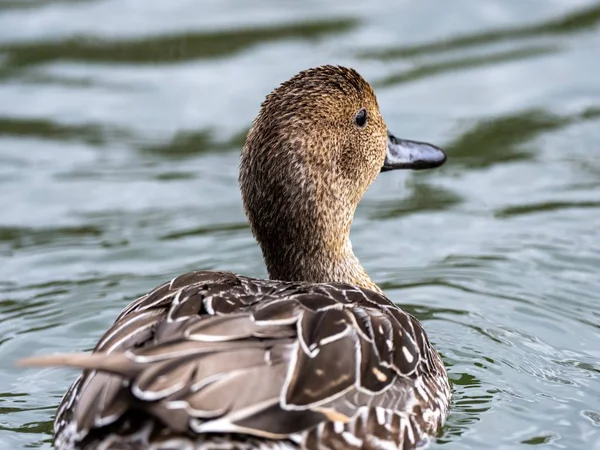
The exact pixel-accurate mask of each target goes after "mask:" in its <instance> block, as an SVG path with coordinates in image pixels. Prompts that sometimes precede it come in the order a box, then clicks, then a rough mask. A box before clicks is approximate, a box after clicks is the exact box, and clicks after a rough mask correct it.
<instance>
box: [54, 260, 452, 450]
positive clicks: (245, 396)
mask: <svg viewBox="0 0 600 450" xmlns="http://www.w3.org/2000/svg"><path fill="white" fill-rule="evenodd" d="M342 355H343V357H341V356H342ZM83 356H86V355H83ZM87 356H88V357H89V358H88V359H86V360H85V361H83V362H81V363H80V362H77V361H73V365H75V366H79V367H84V368H87V369H88V370H87V371H86V372H84V374H83V375H82V377H81V378H80V379H79V380H78V381H77V382H76V383H75V385H74V387H73V388H72V389H71V391H70V392H69V393H67V395H66V396H65V398H64V400H63V404H62V405H61V408H60V409H59V412H58V416H57V420H56V423H55V426H56V428H55V433H56V440H57V442H61V443H62V444H63V446H62V447H61V448H75V447H73V446H74V445H75V444H76V443H77V442H78V440H80V439H82V441H81V443H80V444H79V445H80V447H82V448H86V446H88V445H92V444H93V445H100V442H105V441H106V439H110V436H111V433H108V434H107V433H106V431H107V430H114V433H117V434H119V435H120V436H132V437H131V442H130V444H128V445H130V446H129V447H127V446H124V447H119V448H132V449H133V448H136V447H135V446H134V441H135V442H137V443H138V444H140V443H143V442H146V443H149V442H155V441H156V442H158V441H157V439H159V438H160V439H166V441H168V440H169V439H176V440H178V442H179V441H181V442H185V445H184V446H183V447H181V448H243V447H241V446H243V445H245V444H244V442H246V443H247V442H248V440H256V439H257V438H263V439H264V441H263V444H262V445H263V447H264V446H265V445H267V446H268V445H272V447H264V448H277V446H278V445H282V442H284V443H285V442H287V444H286V445H288V446H289V447H302V448H307V449H317V448H348V449H350V448H357V449H361V448H382V447H381V445H380V444H381V443H382V442H388V443H392V444H393V446H394V448H407V449H408V448H414V447H415V445H416V444H417V443H418V442H419V441H421V440H423V439H426V437H427V435H430V434H431V433H434V432H435V430H436V429H437V428H438V426H439V425H440V424H441V422H442V421H443V420H444V418H445V417H446V413H447V410H448V401H449V396H450V391H449V386H448V383H447V378H446V373H445V369H444V366H443V364H442V362H441V360H440V358H439V356H438V354H437V352H436V351H435V350H434V349H433V348H432V346H431V345H430V343H429V341H428V339H427V337H426V335H425V332H424V330H423V329H422V327H421V325H420V324H419V323H418V322H417V320H416V319H414V318H413V317H412V316H410V315H409V314H407V313H405V312H403V311H402V310H400V309H399V308H398V307H397V306H395V305H394V304H393V303H391V302H390V301H389V300H388V299H387V298H386V297H384V296H383V295H381V294H379V293H377V292H374V291H371V290H368V289H361V288H357V287H355V286H351V285H346V284H340V283H329V284H323V283H321V284H310V283H294V282H280V281H270V280H257V279H252V278H246V277H242V276H237V275H234V274H232V273H227V272H192V273H189V274H185V275H182V276H180V277H177V278H175V279H173V280H172V281H171V282H169V283H166V284H164V285H161V286H159V287H158V288H157V289H155V290H154V291H152V292H150V293H149V294H147V295H145V296H143V297H141V298H139V299H138V300H136V301H134V302H133V303H132V304H131V305H129V306H128V307H127V308H126V309H125V310H124V311H123V312H122V313H121V315H120V316H119V317H118V319H117V320H116V322H115V324H114V325H113V326H112V327H111V328H110V329H109V330H108V331H107V332H106V334H105V335H104V336H103V338H102V339H101V340H100V341H99V343H98V345H97V346H96V349H95V353H94V354H92V355H87ZM90 369H97V370H90ZM140 417H143V418H144V420H140ZM138 422H139V423H138ZM98 431H102V432H101V433H99V432H98ZM241 434H245V435H247V437H241V436H240V435H241ZM211 435H213V436H214V435H217V436H218V435H232V436H238V437H237V438H235V437H234V438H229V439H227V440H226V441H223V442H227V446H226V447H208V446H207V436H211ZM107 436H108V437H107ZM167 438H168V439H167ZM98 439H99V440H98ZM277 440H279V441H277ZM166 441H165V442H166ZM269 443H271V444H269ZM135 445H137V444H135ZM140 445H141V444H140ZM182 445H183V444H182ZM211 445H212V444H211ZM236 445H238V446H240V447H236ZM90 448H92V447H90ZM107 448H110V447H107ZM157 448H158V447H157ZM165 448H167V447H165ZM168 448H171V447H168ZM177 448H179V447H177ZM252 448H260V447H252Z"/></svg>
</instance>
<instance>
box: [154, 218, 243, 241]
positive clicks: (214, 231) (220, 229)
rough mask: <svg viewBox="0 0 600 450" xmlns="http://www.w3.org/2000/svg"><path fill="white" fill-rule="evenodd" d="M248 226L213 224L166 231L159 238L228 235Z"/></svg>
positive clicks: (241, 224)
mask: <svg viewBox="0 0 600 450" xmlns="http://www.w3.org/2000/svg"><path fill="white" fill-rule="evenodd" d="M249 227H250V225H248V224H247V223H245V222H244V223H227V224H214V225H210V226H204V227H197V228H192V229H189V230H183V231H176V232H174V233H168V234H165V235H164V236H161V237H160V238H159V239H161V240H163V241H169V240H176V239H182V238H186V237H191V236H203V235H207V234H210V235H226V236H229V235H231V234H233V233H235V232H237V231H241V230H247V229H248V228H249Z"/></svg>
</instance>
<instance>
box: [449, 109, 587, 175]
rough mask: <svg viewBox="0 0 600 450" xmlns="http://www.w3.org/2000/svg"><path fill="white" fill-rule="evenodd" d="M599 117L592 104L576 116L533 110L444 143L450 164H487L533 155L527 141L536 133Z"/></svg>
mask: <svg viewBox="0 0 600 450" xmlns="http://www.w3.org/2000/svg"><path fill="white" fill-rule="evenodd" d="M598 117H599V115H598V113H597V110H596V109H595V108H589V109H586V110H585V111H584V112H583V113H580V114H574V115H572V116H568V115H564V116H561V115H558V114H552V113H549V112H546V111H543V110H530V111H522V112H519V113H517V114H509V115H506V116H502V117H497V118H495V119H486V120H483V121H480V122H479V123H477V124H476V125H475V126H473V127H472V128H471V129H469V130H468V131H466V132H464V133H463V134H461V135H460V136H459V137H458V139H456V140H455V141H454V142H451V143H449V144H446V145H444V148H445V149H446V150H447V152H448V154H449V158H448V162H447V164H451V165H452V164H458V165H461V166H466V167H470V168H483V167H489V166H491V165H494V164H498V163H506V162H514V161H522V160H527V159H531V158H532V157H533V155H534V153H535V149H533V148H531V147H527V145H526V144H528V143H529V142H530V141H532V140H533V139H535V138H536V137H538V136H540V135H542V134H544V133H547V132H550V131H556V130H559V129H561V128H564V127H566V126H568V125H572V124H576V123H581V122H583V121H587V120H594V119H597V118H598Z"/></svg>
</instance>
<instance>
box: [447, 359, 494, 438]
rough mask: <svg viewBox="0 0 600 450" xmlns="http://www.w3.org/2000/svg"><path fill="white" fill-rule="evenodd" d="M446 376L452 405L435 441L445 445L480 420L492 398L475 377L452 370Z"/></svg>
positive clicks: (487, 409) (490, 393)
mask: <svg viewBox="0 0 600 450" xmlns="http://www.w3.org/2000/svg"><path fill="white" fill-rule="evenodd" d="M444 362H446V361H444ZM448 365H450V363H448ZM461 366H463V364H462V363H461ZM448 375H449V377H450V382H451V384H452V391H453V392H452V403H451V406H450V415H449V416H448V419H447V421H446V425H445V426H444V429H443V430H442V434H441V436H440V437H438V439H437V442H438V444H447V443H449V442H452V441H454V440H456V439H457V438H459V437H461V436H462V435H463V433H465V432H466V431H467V430H469V428H471V427H472V426H473V424H474V423H477V422H479V421H480V420H481V415H482V414H484V413H486V412H487V411H489V410H490V408H491V403H492V401H493V398H494V395H493V392H492V391H485V390H484V389H483V388H482V382H481V380H480V379H479V378H478V377H477V376H476V375H473V374H472V373H469V372H454V371H453V369H452V368H451V369H450V371H449V374H448Z"/></svg>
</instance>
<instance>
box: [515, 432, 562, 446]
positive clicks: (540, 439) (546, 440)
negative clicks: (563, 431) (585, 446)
mask: <svg viewBox="0 0 600 450" xmlns="http://www.w3.org/2000/svg"><path fill="white" fill-rule="evenodd" d="M558 439H560V436H558V435H556V434H553V433H549V434H543V435H541V436H534V437H530V438H528V439H524V440H522V441H521V444H526V445H544V444H551V443H552V442H554V441H556V440H558Z"/></svg>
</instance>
